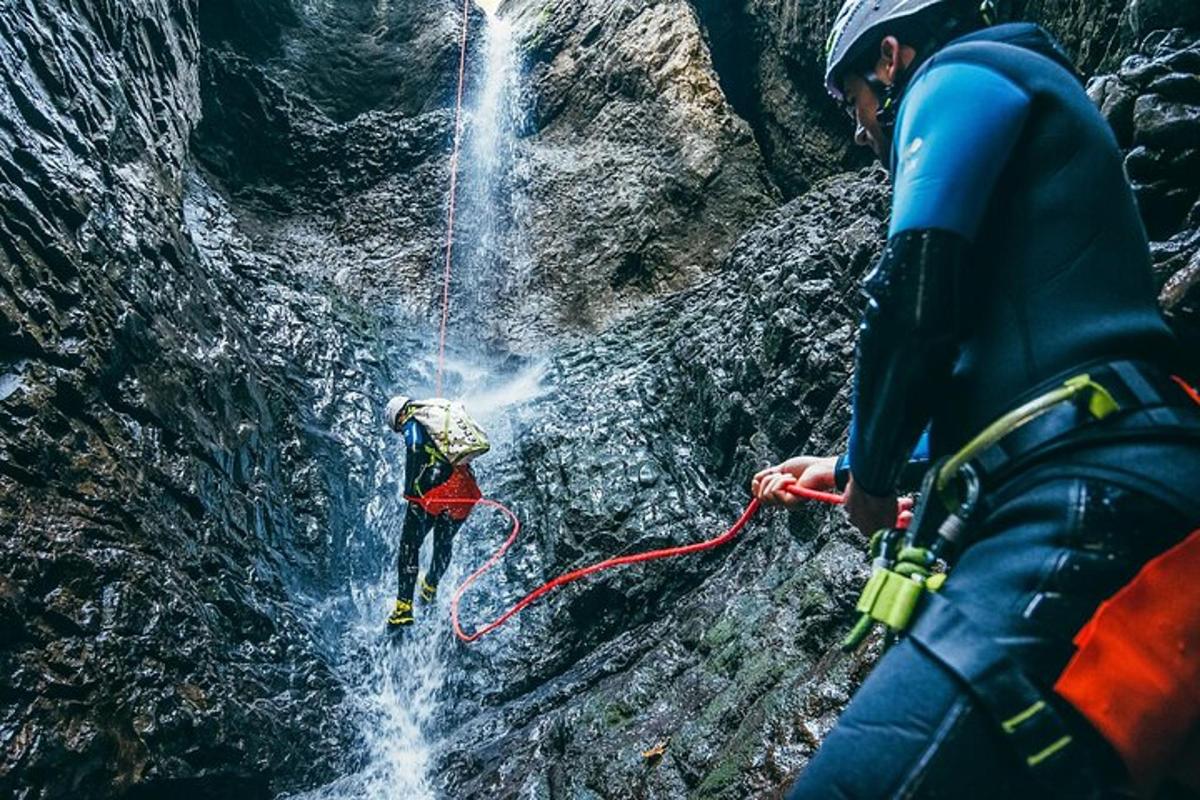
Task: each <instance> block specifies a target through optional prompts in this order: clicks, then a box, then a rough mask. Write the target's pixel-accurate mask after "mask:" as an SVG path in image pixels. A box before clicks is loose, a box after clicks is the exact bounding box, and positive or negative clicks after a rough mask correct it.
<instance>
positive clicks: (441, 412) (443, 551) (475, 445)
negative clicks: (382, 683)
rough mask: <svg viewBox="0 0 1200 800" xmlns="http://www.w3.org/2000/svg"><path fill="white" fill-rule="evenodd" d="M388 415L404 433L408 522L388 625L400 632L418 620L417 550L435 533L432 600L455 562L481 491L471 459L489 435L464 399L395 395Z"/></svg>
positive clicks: (426, 592)
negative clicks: (453, 554)
mask: <svg viewBox="0 0 1200 800" xmlns="http://www.w3.org/2000/svg"><path fill="white" fill-rule="evenodd" d="M384 418H385V419H386V420H387V424H388V426H389V427H391V429H392V430H394V431H396V432H397V433H401V434H403V436H404V446H405V452H406V460H405V465H404V467H405V468H404V497H405V499H406V500H407V501H408V508H407V509H406V510H405V512H404V528H403V530H402V531H401V534H400V555H399V557H398V559H397V572H398V574H399V579H398V586H397V589H396V605H395V608H394V609H393V610H392V613H391V616H389V617H388V621H387V626H388V630H389V631H390V632H392V633H399V632H402V631H404V630H406V629H407V628H408V627H410V626H411V625H412V624H413V592H414V589H415V588H416V586H417V584H418V577H417V574H418V564H417V560H418V559H417V556H418V555H419V553H420V550H421V543H422V542H424V541H425V537H426V536H427V535H428V534H429V533H430V532H432V533H433V557H432V559H431V560H430V564H429V570H428V571H427V572H426V573H425V575H424V576H422V577H421V578H420V579H419V583H420V591H421V594H420V597H421V600H422V601H424V602H425V603H432V602H433V601H434V600H435V599H436V597H437V591H438V582H439V581H440V580H441V579H442V576H443V575H444V574H445V573H446V568H447V567H448V566H449V565H450V554H451V549H452V547H453V543H454V536H455V534H456V533H458V530H459V528H461V527H462V525H463V523H464V522H466V520H467V517H468V516H470V514H471V510H472V509H473V508H474V506H475V501H478V500H479V498H480V496H481V493H480V491H479V485H478V484H477V483H476V482H475V475H474V473H473V472H472V470H471V467H470V464H469V463H468V462H469V461H471V460H472V459H473V458H475V457H477V456H480V455H483V454H484V453H486V452H487V451H488V441H487V437H486V436H484V434H483V431H482V430H481V429H480V427H479V426H478V425H477V424H476V423H475V421H474V420H473V419H471V417H470V416H469V415H468V414H467V411H466V409H465V408H464V407H463V405H462V404H461V403H458V402H453V401H449V400H443V399H440V398H435V399H432V400H413V399H412V398H409V397H404V396H398V397H393V398H392V399H391V401H389V402H388V404H387V409H386V411H385V412H384Z"/></svg>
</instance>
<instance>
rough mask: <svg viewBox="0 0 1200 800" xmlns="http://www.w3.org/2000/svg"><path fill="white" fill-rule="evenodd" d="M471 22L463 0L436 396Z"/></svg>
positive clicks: (439, 387)
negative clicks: (468, 31) (468, 33)
mask: <svg viewBox="0 0 1200 800" xmlns="http://www.w3.org/2000/svg"><path fill="white" fill-rule="evenodd" d="M470 24H471V0H463V15H462V40H461V43H460V45H459V52H458V93H457V95H456V96H455V100H454V149H453V151H452V152H451V155H450V208H449V210H448V211H447V212H446V262H445V267H444V269H443V270H442V325H441V331H440V333H439V334H438V366H437V392H436V393H435V394H436V396H437V397H441V396H442V372H443V370H444V368H445V366H446V323H447V322H448V321H449V319H450V266H451V263H452V261H453V255H454V210H455V204H456V201H457V197H456V195H457V191H458V157H459V154H460V153H461V152H462V113H463V85H464V84H465V83H466V80H467V30H468V29H469V27H470Z"/></svg>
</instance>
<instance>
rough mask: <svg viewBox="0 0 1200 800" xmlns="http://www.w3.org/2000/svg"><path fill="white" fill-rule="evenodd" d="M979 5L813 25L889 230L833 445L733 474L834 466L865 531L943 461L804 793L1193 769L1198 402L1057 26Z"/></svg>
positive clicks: (875, 8) (845, 11)
mask: <svg viewBox="0 0 1200 800" xmlns="http://www.w3.org/2000/svg"><path fill="white" fill-rule="evenodd" d="M988 6H989V4H988V3H985V4H984V6H983V8H982V10H981V7H980V4H979V2H978V0H970V2H955V1H954V0H848V2H846V3H845V4H844V5H843V7H842V9H841V13H840V14H839V16H838V18H837V20H836V22H835V25H834V30H833V33H832V36H831V37H830V41H829V54H828V63H827V72H826V81H827V88H828V89H829V91H830V93H831V94H832V95H833V96H834V97H835V98H837V99H838V100H840V101H841V102H842V103H843V105H844V106H845V108H846V110H847V112H848V113H849V114H850V115H851V116H852V118H853V119H854V121H855V125H856V130H855V141H856V142H857V143H859V144H861V145H866V146H869V147H871V148H872V149H873V150H874V151H875V153H876V154H877V155H878V156H879V157H880V158H881V160H883V161H884V162H885V163H886V164H888V165H889V166H890V171H891V175H892V180H893V185H894V198H893V206H892V216H891V227H890V230H889V234H888V236H889V239H888V243H887V247H886V249H885V251H884V253H883V255H882V257H881V259H880V261H879V264H878V266H877V267H876V268H875V269H874V271H873V272H872V273H871V274H870V275H868V276H867V278H866V281H865V292H866V294H867V298H868V303H867V310H866V312H865V315H864V317H863V321H862V325H861V328H860V336H859V342H858V350H857V355H856V364H855V376H854V381H855V383H854V389H855V391H854V408H853V418H852V423H851V432H850V441H849V447H848V453H847V454H846V455H845V456H843V457H841V458H817V457H809V456H803V457H799V458H795V459H791V460H789V461H786V462H784V463H782V464H780V465H777V466H775V467H772V468H770V469H767V470H764V471H763V472H761V473H759V474H758V475H757V476H755V479H754V482H753V486H752V489H753V491H754V493H755V494H756V496H758V497H760V498H762V499H763V500H764V501H767V502H772V503H777V504H781V505H790V504H792V503H794V502H796V499H795V498H793V497H792V496H791V495H789V494H788V493H787V492H786V491H784V490H783V486H784V485H785V484H786V483H788V482H790V481H792V480H799V482H800V483H801V484H802V485H805V486H807V487H810V488H815V489H831V488H833V487H834V485H835V484H841V483H842V481H841V480H839V478H844V479H845V481H846V485H845V492H846V509H847V513H848V514H849V516H850V519H851V521H852V522H853V523H854V524H855V525H856V526H857V527H858V528H859V529H860V530H862V531H863V532H864V533H866V534H871V533H873V532H875V531H879V530H881V529H883V530H887V529H888V528H889V526H890V525H891V524H892V522H893V520H894V519H895V517H896V512H897V500H896V490H897V488H898V482H899V479H900V477H901V473H902V472H903V471H904V468H905V465H906V463H907V462H908V461H909V459H910V453H911V452H912V451H913V448H914V445H915V443H916V442H917V440H918V437H919V436H920V435H921V433H922V431H923V430H925V429H926V428H927V427H928V433H929V447H928V449H929V455H930V457H931V458H932V459H933V463H934V466H933V468H932V469H931V471H930V476H929V477H927V479H926V484H925V486H924V489H925V490H924V492H923V496H922V498H921V505H919V506H918V508H917V510H916V518H915V519H914V521H913V524H912V529H911V530H910V532H909V534H908V538H907V539H904V538H902V536H903V535H902V534H897V533H887V534H885V535H881V536H879V537H877V538H876V539H875V540H874V542H873V548H874V549H873V555H875V556H876V557H877V560H876V562H875V563H876V569H875V574H874V576H873V577H872V580H871V583H870V584H869V585H868V589H867V591H866V592H864V597H863V599H862V600H860V603H859V610H860V611H861V612H863V614H864V622H867V623H869V622H870V621H871V620H878V621H883V622H885V623H886V624H887V625H888V626H889V627H890V628H891V631H892V633H893V634H898V635H899V637H900V638H899V643H898V644H896V645H895V646H893V647H892V648H891V649H890V650H889V651H888V652H887V653H886V655H884V657H883V658H882V659H881V660H880V662H879V663H878V665H877V666H876V667H875V669H874V671H873V673H872V674H871V676H870V677H869V678H868V680H867V681H866V682H865V683H864V684H863V686H862V687H861V688H860V690H859V691H858V693H857V694H856V695H855V697H854V699H853V700H852V701H851V703H850V704H849V706H848V707H847V708H846V710H845V712H844V714H843V715H842V718H841V720H840V722H839V724H838V726H837V727H836V728H835V729H834V730H833V732H832V733H830V735H829V736H828V738H827V739H826V740H825V742H824V744H823V745H822V747H821V748H820V750H819V751H818V752H817V754H816V756H815V757H814V759H813V761H812V762H811V763H810V764H809V765H808V767H807V768H806V769H805V771H804V772H803V773H802V775H801V778H800V781H799V783H798V784H797V785H796V787H795V788H794V790H793V793H792V795H791V797H792V798H793V799H794V800H806V799H807V798H820V799H821V800H828V799H830V798H863V799H865V798H872V799H874V798H884V797H905V798H909V797H919V798H959V797H971V798H973V800H982V798H993V797H994V798H1006V800H1011V799H1012V798H1033V797H1056V798H1060V797H1061V798H1067V797H1102V796H1114V794H1115V793H1118V792H1122V791H1126V790H1129V791H1133V790H1136V791H1137V793H1138V794H1140V795H1143V796H1153V794H1154V792H1155V791H1158V790H1160V789H1163V788H1164V787H1165V786H1166V785H1167V784H1168V783H1170V780H1171V779H1170V778H1168V775H1169V773H1170V772H1171V770H1172V769H1176V768H1177V767H1178V766H1179V765H1181V764H1182V765H1183V766H1184V767H1190V768H1191V770H1192V772H1193V773H1195V772H1197V771H1200V757H1193V758H1192V759H1187V758H1185V756H1184V753H1183V751H1184V750H1185V748H1186V747H1187V740H1188V738H1189V736H1191V737H1192V739H1193V744H1195V741H1196V732H1197V730H1198V721H1200V693H1198V692H1197V688H1196V687H1197V686H1200V633H1198V631H1200V623H1197V620H1200V594H1198V592H1197V589H1196V588H1195V587H1196V585H1197V583H1198V581H1197V578H1198V577H1200V532H1197V533H1196V534H1193V533H1192V532H1193V531H1197V529H1198V528H1200V408H1198V407H1197V403H1196V401H1195V397H1196V395H1195V393H1194V390H1192V389H1191V388H1190V387H1189V386H1187V384H1186V383H1184V381H1183V380H1182V379H1180V378H1178V377H1177V375H1176V371H1177V370H1179V369H1180V364H1179V362H1178V361H1177V360H1176V358H1177V356H1178V354H1177V353H1176V342H1175V340H1174V338H1173V336H1172V334H1171V332H1170V330H1169V329H1168V328H1167V326H1166V325H1165V324H1164V322H1163V320H1162V318H1161V317H1160V314H1159V311H1158V307H1157V304H1156V301H1155V294H1154V287H1153V284H1152V279H1151V271H1150V258H1149V248H1148V244H1147V239H1146V234H1145V232H1144V230H1143V227H1142V223H1141V221H1140V218H1139V216H1138V213H1137V209H1136V207H1135V205H1134V199H1133V195H1132V193H1131V191H1130V188H1129V186H1128V184H1127V182H1126V179H1125V176H1124V172H1123V169H1122V160H1121V155H1120V153H1119V151H1118V148H1117V145H1116V142H1115V139H1114V137H1113V135H1112V133H1111V132H1110V131H1109V129H1108V126H1107V124H1106V123H1105V121H1104V120H1103V118H1102V117H1101V116H1100V115H1099V113H1098V112H1097V111H1096V109H1095V108H1094V107H1093V106H1092V104H1091V102H1090V101H1089V99H1088V97H1087V96H1086V94H1085V93H1084V91H1083V87H1082V86H1081V84H1080V80H1079V77H1078V76H1077V75H1076V74H1075V73H1074V70H1073V68H1072V66H1071V64H1070V62H1069V61H1068V59H1067V58H1066V57H1065V56H1064V55H1063V54H1062V52H1061V50H1060V49H1059V47H1058V46H1057V44H1056V43H1055V42H1053V40H1051V39H1050V37H1049V36H1048V35H1047V34H1046V33H1045V32H1044V31H1042V30H1041V29H1040V28H1038V27H1036V26H1034V25H1027V24H1011V25H999V26H989V25H988V20H987V19H986V16H987V12H988ZM1194 357H1195V355H1194V354H1193V359H1194ZM1193 366H1194V365H1193ZM946 562H949V564H950V565H951V566H952V569H951V570H950V571H949V573H948V576H947V574H942V573H943V570H944V567H945V564H946ZM1148 563H1149V566H1146V565H1147V564H1148ZM1108 599H1111V602H1110V603H1108V604H1107V605H1106V606H1105V607H1104V608H1102V609H1100V611H1099V612H1098V611H1097V609H1098V607H1099V606H1100V604H1101V603H1102V602H1104V601H1105V600H1108ZM864 630H865V628H863V629H862V630H859V631H858V633H859V634H861V633H863V632H864ZM859 638H861V637H859ZM1195 756H1200V751H1197V752H1196V754H1195ZM1190 780H1195V781H1196V782H1197V783H1198V784H1200V775H1196V774H1192V775H1191V778H1190ZM1174 791H1181V792H1184V793H1183V794H1180V795H1170V796H1191V795H1189V794H1187V793H1186V790H1182V789H1179V788H1176V789H1175V790H1174Z"/></svg>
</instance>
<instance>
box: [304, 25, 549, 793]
mask: <svg viewBox="0 0 1200 800" xmlns="http://www.w3.org/2000/svg"><path fill="white" fill-rule="evenodd" d="M481 5H483V4H482V3H481ZM472 34H473V35H475V36H478V35H479V33H478V32H477V31H473V32H472ZM484 35H485V36H486V39H485V41H484V42H483V43H482V44H483V54H482V55H483V57H482V59H481V60H480V61H481V66H482V68H483V75H482V76H480V78H479V79H478V80H477V81H476V83H477V87H476V88H475V89H474V90H473V91H471V92H470V94H469V95H468V96H469V98H470V99H469V104H468V115H467V129H466V131H465V138H464V150H463V153H462V156H461V158H460V175H459V198H458V208H459V215H460V218H461V219H462V220H463V224H462V225H461V227H459V229H458V234H457V235H456V237H455V262H454V263H455V270H454V273H453V289H452V292H451V302H452V306H451V325H450V336H449V337H448V341H447V360H446V365H445V372H446V375H445V378H446V387H447V391H446V393H447V394H448V395H450V396H453V397H456V398H459V399H462V400H463V402H464V403H465V404H466V406H467V408H468V409H469V410H470V411H471V413H472V415H473V416H475V418H476V419H477V420H478V421H479V423H480V424H481V425H482V426H483V427H484V429H485V430H486V431H487V433H488V435H489V439H490V441H491V443H492V452H491V453H489V454H488V456H487V457H486V458H485V459H482V460H481V462H480V464H479V465H478V471H477V474H478V475H479V478H480V483H481V485H482V487H483V490H484V492H485V494H486V493H487V491H488V480H487V477H488V470H489V468H488V463H489V462H491V463H500V461H501V460H502V459H504V458H506V457H507V454H508V453H507V451H508V450H509V448H510V445H511V442H512V439H513V437H514V426H515V425H516V423H515V422H514V419H515V418H516V417H517V415H516V414H515V413H514V412H515V411H516V410H517V407H519V406H521V405H523V404H525V403H527V402H528V401H529V400H530V399H532V398H533V397H535V396H536V395H537V394H538V393H539V392H540V391H541V376H542V367H541V366H540V365H536V364H534V365H530V366H527V367H525V368H524V369H522V370H520V371H519V372H517V373H516V374H512V373H511V371H509V372H508V373H506V374H498V373H497V372H496V371H495V370H494V369H492V368H490V367H489V364H491V363H494V360H493V359H492V358H489V354H488V353H486V352H484V351H483V345H482V344H481V343H482V342H483V341H484V339H485V337H486V329H485V323H484V320H486V319H487V318H488V314H487V304H488V303H490V302H494V297H493V296H492V295H491V292H493V291H494V287H496V286H497V285H502V283H503V280H504V278H503V270H504V268H505V264H506V255H505V253H506V251H507V248H509V247H510V246H511V242H510V241H509V240H510V239H511V238H512V234H511V231H510V226H509V220H511V208H512V198H511V197H510V196H509V193H508V192H506V191H505V190H504V181H505V174H506V170H507V166H508V165H509V164H510V163H511V158H512V150H513V144H514V141H515V131H516V129H517V125H518V123H519V119H520V112H519V104H518V103H517V100H516V91H515V84H516V83H517V81H516V74H517V70H516V68H515V66H516V61H515V57H514V50H513V38H512V31H511V26H510V24H509V23H508V22H506V21H504V20H501V19H499V18H497V17H496V16H495V15H494V14H492V13H489V14H488V24H487V27H486V32H485V34H484ZM470 79H471V78H470V76H468V80H470ZM431 272H436V271H431ZM410 324H411V322H410ZM409 344H411V342H410V343H409ZM423 349H425V350H427V351H428V352H422V353H420V354H419V355H418V356H417V358H418V360H417V361H416V362H415V363H414V362H413V360H412V359H413V357H414V353H413V352H412V350H405V348H404V347H403V346H399V347H397V346H394V345H393V346H392V347H390V348H389V352H388V356H387V358H388V361H389V363H392V364H394V365H395V369H394V373H395V374H396V375H398V376H400V377H401V378H403V379H404V380H405V385H404V386H403V389H404V392H405V393H406V394H411V395H422V394H426V395H428V394H432V391H433V384H434V371H435V368H436V357H437V354H436V352H434V351H433V349H432V348H423ZM395 388H397V389H399V388H400V387H395ZM381 446H383V447H384V448H385V455H384V457H383V458H382V459H381V460H380V467H379V469H378V474H377V475H376V476H375V477H374V487H375V499H374V500H373V501H372V502H371V503H370V505H369V507H368V508H367V509H365V511H364V522H363V529H364V533H363V534H362V535H363V536H365V537H366V538H367V539H368V540H370V541H369V547H370V550H371V551H372V552H376V551H377V552H378V553H379V554H380V558H379V564H378V569H377V570H375V571H373V572H372V573H371V574H370V575H365V576H361V577H355V578H353V579H352V580H351V581H350V585H349V586H347V587H346V590H345V591H344V592H341V593H335V595H334V596H332V597H330V598H328V599H326V600H324V601H323V602H319V603H316V604H315V609H314V625H317V626H319V627H320V628H321V629H323V630H326V631H336V632H337V633H336V634H335V635H337V636H338V637H339V638H338V641H337V643H336V644H335V645H334V646H333V647H334V649H335V651H336V652H337V653H338V654H339V655H338V659H339V661H340V664H339V666H338V670H339V673H340V677H341V679H342V681H343V683H344V685H345V687H346V689H347V698H346V706H345V711H346V713H350V714H352V715H353V716H354V718H355V719H357V720H359V721H360V723H359V724H360V729H361V733H362V742H363V751H362V752H361V753H358V754H354V756H353V757H352V758H350V759H348V762H349V766H348V768H349V769H350V773H349V774H347V775H345V776H343V777H341V778H339V779H337V780H335V781H334V782H332V783H330V784H328V785H326V786H323V787H321V788H319V789H316V790H313V791H311V792H307V793H305V794H302V795H298V796H296V800H343V799H344V800H349V799H350V798H355V799H356V800H357V799H358V798H367V799H368V800H373V799H375V798H378V800H383V799H384V798H389V799H390V798H405V800H427V799H428V800H432V798H433V797H434V796H435V795H434V789H433V784H432V781H431V779H430V776H429V774H428V771H429V764H430V761H431V758H432V756H433V754H434V753H435V752H436V749H437V747H438V744H439V732H438V731H437V730H435V729H434V726H435V723H436V720H437V718H438V710H439V702H440V697H439V694H440V691H441V690H442V688H443V685H444V684H445V682H446V679H447V677H448V676H449V675H450V674H451V672H450V671H451V670H453V669H454V668H455V664H454V660H455V646H456V645H455V642H454V639H453V635H452V633H451V630H450V623H449V601H450V595H451V593H452V592H451V589H452V587H454V586H456V585H457V584H458V583H459V582H460V581H461V580H462V578H463V577H464V576H465V575H466V570H467V569H468V568H469V566H470V564H472V563H475V562H478V561H481V560H482V559H483V558H485V557H486V555H487V548H488V547H489V546H494V544H495V543H494V542H493V543H492V544H489V542H491V539H488V538H484V539H482V540H479V539H478V537H476V536H474V535H473V533H472V530H471V528H472V526H483V527H484V528H487V527H488V526H494V523H495V521H494V520H493V519H483V520H480V519H478V518H480V517H484V518H486V517H487V516H488V515H486V514H477V515H475V517H472V519H471V520H470V521H469V522H468V523H467V525H466V526H465V527H464V529H463V531H461V532H460V534H459V536H458V537H457V540H456V542H455V556H454V559H453V561H452V563H451V566H450V569H449V571H448V573H447V574H446V576H445V577H444V578H443V580H442V587H443V591H442V592H441V593H440V594H439V597H438V599H437V604H436V606H435V607H433V608H429V607H425V606H423V605H422V604H421V603H420V602H419V601H418V603H417V608H416V612H417V622H416V624H415V625H414V626H413V629H412V630H410V631H408V632H407V633H406V637H405V638H404V639H403V640H401V641H400V642H398V643H392V642H389V641H388V640H387V636H386V634H385V631H384V619H385V617H386V615H387V613H388V612H389V611H390V608H391V604H392V601H393V599H394V597H395V584H396V565H395V559H396V552H397V548H398V544H399V534H400V530H401V525H402V521H403V517H404V503H403V501H402V499H401V498H399V497H397V490H398V488H399V487H402V486H403V482H404V474H403V472H404V451H403V447H402V444H401V442H400V441H399V440H398V437H395V436H392V435H389V436H388V438H387V439H386V440H384V441H383V443H382V445H381ZM493 533H495V534H496V536H500V535H501V534H502V531H493ZM494 538H495V537H492V539H494ZM476 541H477V544H478V547H475V546H472V545H471V543H472V542H476ZM497 541H499V540H497ZM481 548H482V549H481ZM477 549H478V550H479V552H474V551H475V550H477ZM429 550H430V543H429V542H426V544H425V546H424V547H423V548H422V553H421V562H420V563H421V564H422V566H423V567H424V566H425V565H427V564H428V563H429V556H430V553H429Z"/></svg>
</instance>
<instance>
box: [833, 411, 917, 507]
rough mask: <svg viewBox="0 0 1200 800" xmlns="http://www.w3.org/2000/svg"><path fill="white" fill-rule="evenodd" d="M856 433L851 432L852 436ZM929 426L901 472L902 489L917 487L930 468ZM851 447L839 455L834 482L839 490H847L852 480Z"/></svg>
mask: <svg viewBox="0 0 1200 800" xmlns="http://www.w3.org/2000/svg"><path fill="white" fill-rule="evenodd" d="M850 430H851V431H853V430H854V426H853V425H851V426H850ZM853 435H854V434H853V433H851V436H853ZM929 461H930V455H929V428H926V429H925V432H924V433H922V434H921V438H920V439H918V440H917V446H916V447H914V448H913V451H912V453H911V454H909V457H908V464H907V465H905V467H904V472H903V473H902V474H901V479H900V487H899V488H900V489H901V490H902V491H903V490H907V489H915V488H916V485H917V483H918V482H919V479H920V476H921V475H923V474H924V473H925V470H927V469H929ZM850 466H851V465H850V449H849V448H847V449H846V452H844V453H842V454H841V455H840V456H838V460H837V466H836V467H835V468H834V482H835V483H836V484H837V488H838V491H845V489H846V484H847V483H849V481H850Z"/></svg>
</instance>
